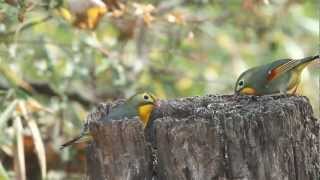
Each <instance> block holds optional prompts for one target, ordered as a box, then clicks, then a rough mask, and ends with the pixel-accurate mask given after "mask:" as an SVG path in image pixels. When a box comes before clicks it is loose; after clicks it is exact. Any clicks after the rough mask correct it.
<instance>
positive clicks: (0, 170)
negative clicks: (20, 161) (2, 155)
mask: <svg viewBox="0 0 320 180" xmlns="http://www.w3.org/2000/svg"><path fill="white" fill-rule="evenodd" d="M0 179H1V180H9V175H8V173H7V171H6V170H5V169H4V167H3V165H2V163H1V161H0Z"/></svg>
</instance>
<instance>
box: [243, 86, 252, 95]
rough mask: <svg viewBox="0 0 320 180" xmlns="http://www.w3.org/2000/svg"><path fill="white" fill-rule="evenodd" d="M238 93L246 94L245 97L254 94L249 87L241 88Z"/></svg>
mask: <svg viewBox="0 0 320 180" xmlns="http://www.w3.org/2000/svg"><path fill="white" fill-rule="evenodd" d="M240 92H241V93H242V94H247V95H255V94H256V90H255V89H253V88H250V87H246V88H243V89H242V90H241V91H240Z"/></svg>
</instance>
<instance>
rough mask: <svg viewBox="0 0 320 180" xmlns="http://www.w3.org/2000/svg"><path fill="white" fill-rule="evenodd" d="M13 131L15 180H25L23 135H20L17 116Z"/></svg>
mask: <svg viewBox="0 0 320 180" xmlns="http://www.w3.org/2000/svg"><path fill="white" fill-rule="evenodd" d="M14 129H15V134H16V142H17V143H16V145H15V147H14V151H15V156H13V158H14V171H15V175H16V177H17V179H20V180H26V179H27V178H26V163H25V155H24V147H23V135H22V130H23V127H22V123H21V118H20V117H19V116H17V117H16V118H15V119H14Z"/></svg>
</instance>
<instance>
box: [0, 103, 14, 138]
mask: <svg viewBox="0 0 320 180" xmlns="http://www.w3.org/2000/svg"><path fill="white" fill-rule="evenodd" d="M17 103H18V101H17V100H14V101H13V102H12V103H11V104H10V105H9V106H8V107H7V108H6V109H5V110H4V112H3V113H1V114H0V129H4V126H5V125H6V123H7V121H8V120H9V118H10V117H11V115H12V112H13V110H15V107H16V106H17ZM2 133H4V131H0V136H1V137H2Z"/></svg>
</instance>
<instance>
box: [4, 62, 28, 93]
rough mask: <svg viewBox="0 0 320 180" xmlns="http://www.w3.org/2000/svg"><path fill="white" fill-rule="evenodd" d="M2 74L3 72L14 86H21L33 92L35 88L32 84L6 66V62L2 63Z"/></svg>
mask: <svg viewBox="0 0 320 180" xmlns="http://www.w3.org/2000/svg"><path fill="white" fill-rule="evenodd" d="M0 74H2V75H3V76H4V77H5V78H6V79H7V81H8V82H9V83H10V85H11V86H12V87H17V86H18V87H21V88H23V89H24V90H26V91H28V92H32V91H33V88H32V86H31V85H30V84H28V83H27V82H26V81H24V80H23V79H22V78H21V77H20V76H18V74H17V73H16V72H14V71H13V70H11V69H10V67H9V66H6V65H5V64H4V63H0Z"/></svg>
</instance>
